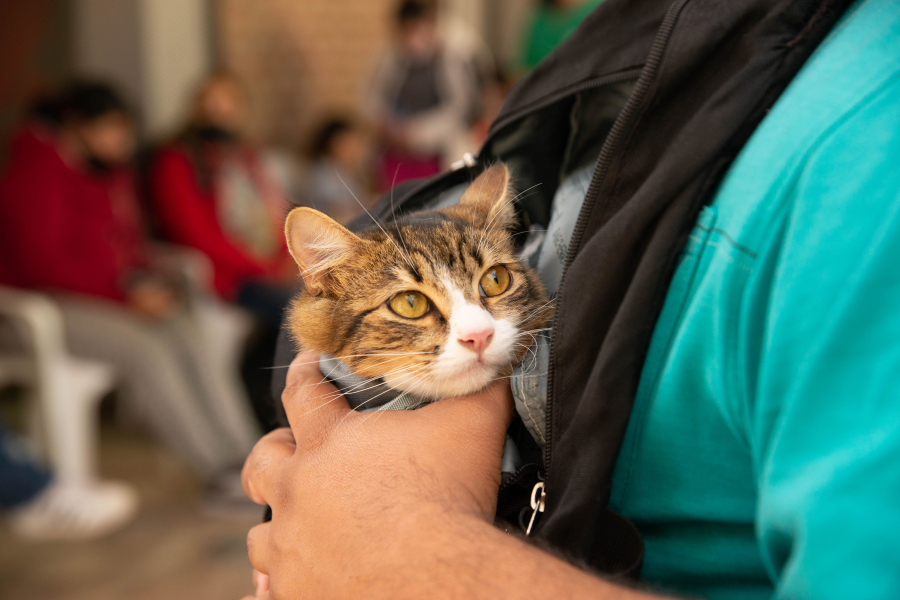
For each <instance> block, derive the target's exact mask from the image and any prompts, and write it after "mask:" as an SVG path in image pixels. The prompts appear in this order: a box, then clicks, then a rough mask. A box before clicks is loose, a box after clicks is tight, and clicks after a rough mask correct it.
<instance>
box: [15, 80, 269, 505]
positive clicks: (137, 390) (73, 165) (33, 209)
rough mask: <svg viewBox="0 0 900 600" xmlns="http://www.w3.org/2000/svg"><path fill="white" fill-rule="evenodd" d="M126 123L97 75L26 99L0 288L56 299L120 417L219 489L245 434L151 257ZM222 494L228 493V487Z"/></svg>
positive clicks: (181, 301)
mask: <svg viewBox="0 0 900 600" xmlns="http://www.w3.org/2000/svg"><path fill="white" fill-rule="evenodd" d="M134 148H135V131H134V126H133V123H132V118H131V115H130V114H129V112H128V110H127V108H126V106H125V104H124V102H123V101H122V100H121V98H120V97H119V95H118V94H117V93H116V92H115V91H114V90H113V89H112V88H110V87H109V86H107V85H105V84H103V83H97V82H91V81H80V82H79V81H76V82H73V83H71V84H69V85H68V86H66V87H65V88H64V89H63V90H62V91H60V92H59V93H57V94H53V95H50V96H47V97H45V98H43V99H42V100H40V101H38V102H37V103H36V104H35V106H34V107H33V109H32V111H31V113H30V115H29V118H28V119H27V121H26V123H25V124H24V125H23V126H22V127H21V128H20V130H19V131H18V133H16V134H15V135H14V136H13V138H12V143H11V145H10V149H9V161H8V164H7V165H6V168H5V170H4V171H3V173H2V175H0V263H2V264H3V266H4V270H3V274H2V276H3V278H4V280H3V281H2V282H0V283H3V284H6V285H11V286H17V287H22V288H29V289H36V290H42V291H46V292H48V293H50V294H52V295H53V297H54V299H55V300H56V301H57V303H58V305H59V307H60V309H61V311H62V314H63V318H64V322H65V338H66V341H67V343H68V345H69V346H70V350H71V352H72V353H73V354H74V355H76V356H83V357H86V358H91V359H95V360H99V361H102V362H105V363H108V364H111V365H113V366H114V368H115V371H116V374H117V377H118V379H119V382H120V388H121V390H120V394H119V396H118V397H119V398H120V400H121V404H122V406H123V408H124V409H125V412H126V413H127V414H129V415H131V416H132V417H134V418H135V419H136V420H140V421H141V422H146V423H147V425H148V426H149V428H150V429H151V430H152V431H153V432H154V433H155V434H156V435H157V436H158V437H159V438H160V439H162V440H163V441H165V442H166V443H167V444H168V445H169V446H170V447H171V448H173V449H174V450H176V451H177V452H178V453H179V454H180V455H181V456H182V457H184V458H185V459H186V460H187V462H188V463H189V464H190V465H191V466H192V467H193V468H194V470H195V471H196V472H197V473H198V474H199V475H200V476H201V477H202V478H203V480H204V481H206V482H207V483H208V484H209V485H210V489H211V490H220V489H225V490H231V489H233V484H234V482H235V481H236V479H237V476H238V473H237V472H236V471H235V470H234V467H235V466H236V465H239V464H240V462H241V459H242V456H243V455H244V454H245V453H246V452H247V451H248V450H249V449H250V448H251V447H252V446H253V444H254V443H255V441H256V439H257V438H258V435H259V432H258V429H257V427H256V426H255V422H254V420H253V417H252V414H251V413H250V410H249V404H248V403H247V401H246V399H245V397H244V395H243V393H242V390H241V389H240V387H239V386H238V385H234V383H235V382H234V378H233V377H229V374H228V373H227V372H226V371H225V370H224V369H223V368H222V365H221V364H217V363H215V362H214V361H212V360H210V355H209V353H208V349H209V348H208V346H207V345H206V344H205V336H204V331H203V330H202V328H201V327H200V325H199V323H198V320H197V319H196V314H195V313H194V311H193V310H192V308H191V306H190V305H189V300H190V299H189V297H188V293H187V289H186V286H185V285H184V284H183V282H182V281H181V280H180V279H179V278H178V276H177V275H176V274H174V273H170V272H166V271H165V270H164V269H162V268H160V267H158V266H157V265H156V264H155V262H154V255H153V252H152V250H151V248H150V246H149V245H148V241H147V238H146V236H145V231H144V225H143V218H142V215H141V212H140V208H139V204H138V201H137V198H136V193H135V185H134V177H133V173H132V170H131V167H130V161H131V160H132V158H133V154H134ZM229 493H230V492H229Z"/></svg>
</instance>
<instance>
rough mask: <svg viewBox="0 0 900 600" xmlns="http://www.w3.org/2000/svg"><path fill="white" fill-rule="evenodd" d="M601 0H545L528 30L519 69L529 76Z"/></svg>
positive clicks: (538, 8) (536, 11)
mask: <svg viewBox="0 0 900 600" xmlns="http://www.w3.org/2000/svg"><path fill="white" fill-rule="evenodd" d="M600 2H601V0H542V1H541V3H540V5H538V7H537V8H536V9H535V11H534V14H533V15H532V16H531V20H530V21H529V24H528V29H527V30H526V35H525V37H524V43H523V44H522V52H521V55H520V57H519V60H518V64H517V65H516V70H518V71H520V72H522V73H527V72H528V71H530V70H531V69H533V68H534V67H535V66H536V65H537V64H538V63H539V62H541V61H542V60H544V57H546V56H547V55H548V54H550V53H551V52H553V49H554V48H556V47H557V46H559V44H560V43H562V42H563V40H565V39H566V38H567V37H569V36H570V35H572V32H573V31H575V29H576V28H577V27H578V25H579V24H580V23H581V21H582V20H584V18H585V17H586V16H587V15H588V13H590V12H591V11H592V10H594V9H595V8H597V5H599V4H600Z"/></svg>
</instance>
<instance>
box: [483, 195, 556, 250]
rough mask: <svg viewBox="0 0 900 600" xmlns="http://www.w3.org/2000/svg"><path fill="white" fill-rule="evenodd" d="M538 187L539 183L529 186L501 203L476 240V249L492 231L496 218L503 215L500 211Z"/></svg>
mask: <svg viewBox="0 0 900 600" xmlns="http://www.w3.org/2000/svg"><path fill="white" fill-rule="evenodd" d="M539 185H541V184H540V183H536V184H534V185H533V186H531V187H530V188H528V189H527V190H523V191H522V192H520V193H518V194H516V195H515V196H513V197H511V198H509V199H508V200H507V201H506V202H504V203H503V206H502V207H501V209H500V210H497V211H496V213H495V214H494V216H493V217H492V218H491V220H490V222H488V224H487V226H486V227H485V228H484V230H483V231H482V232H481V238H479V240H478V247H481V245H482V243H483V242H484V236H485V235H487V234H488V233H491V231H493V224H494V222H495V221H496V220H497V217H499V216H500V215H501V214H502V213H503V210H502V209H503V208H506V207H507V206H509V205H510V204H512V203H513V202H515V201H516V200H518V199H519V197H520V196H521V195H522V194H524V193H525V192H528V191H530V190H533V189H534V188H536V187H537V186H539Z"/></svg>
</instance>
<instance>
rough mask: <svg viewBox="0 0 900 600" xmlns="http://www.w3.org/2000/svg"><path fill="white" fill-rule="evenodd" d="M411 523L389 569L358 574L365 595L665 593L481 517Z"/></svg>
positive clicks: (634, 598)
mask: <svg viewBox="0 0 900 600" xmlns="http://www.w3.org/2000/svg"><path fill="white" fill-rule="evenodd" d="M409 527H410V529H409V530H401V531H400V532H397V536H396V537H395V540H396V541H395V544H394V545H393V550H392V552H390V553H389V555H388V556H385V557H384V560H385V562H384V563H382V564H385V565H390V568H385V569H384V570H383V572H378V573H372V574H367V575H366V576H365V577H363V578H360V579H359V581H358V583H359V591H365V594H366V597H368V598H381V597H384V598H388V597H390V598H436V597H441V598H472V599H479V598H484V599H488V598H490V599H494V598H525V597H534V598H590V599H596V600H607V599H609V600H612V599H615V600H645V599H646V600H650V599H656V600H659V599H660V598H661V597H660V596H655V595H651V594H647V593H644V592H642V591H640V590H636V589H632V588H628V587H624V586H621V585H617V584H614V583H610V582H608V581H604V580H603V579H600V578H599V577H595V576H593V575H590V574H588V573H586V572H585V571H582V570H579V569H577V568H575V567H573V566H572V565H570V564H568V563H566V562H564V561H563V560H560V559H558V558H556V557H555V556H553V555H551V554H549V553H547V552H544V551H542V550H540V549H538V548H536V547H535V546H533V545H531V544H528V543H527V542H525V541H524V540H522V539H520V538H518V537H516V536H514V535H509V534H507V533H505V532H504V531H502V530H500V529H498V528H496V527H494V526H493V525H491V524H489V523H487V522H485V521H483V520H481V519H478V518H474V517H473V518H468V517H466V518H460V517H459V516H458V515H453V516H452V520H442V519H440V518H434V517H433V516H428V515H423V516H420V517H418V518H417V519H415V520H411V522H410V524H409ZM413 528H414V530H413ZM392 537H393V536H392ZM345 591H346V590H342V592H345ZM351 595H352V594H348V595H347V597H350V596H351Z"/></svg>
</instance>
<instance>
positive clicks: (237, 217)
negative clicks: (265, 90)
mask: <svg viewBox="0 0 900 600" xmlns="http://www.w3.org/2000/svg"><path fill="white" fill-rule="evenodd" d="M246 120H247V98H246V94H245V92H244V89H243V87H242V86H241V84H240V83H239V82H238V81H237V80H236V79H235V78H234V77H233V76H231V75H229V74H226V73H216V74H214V75H211V76H210V77H209V78H207V79H206V80H205V81H204V82H202V84H201V86H200V88H199V91H198V93H197V95H196V98H195V101H194V106H193V111H192V115H191V120H190V122H189V123H188V125H187V126H186V127H185V128H184V131H183V132H182V133H181V134H180V135H179V136H178V137H177V138H176V139H175V140H174V141H173V142H172V143H171V144H168V145H167V146H165V147H163V148H162V149H161V150H160V151H159V153H158V154H157V156H156V159H155V161H154V164H153V167H152V169H151V172H150V180H149V183H150V190H151V196H152V201H153V206H154V210H155V212H156V217H157V219H158V221H159V223H160V226H161V228H162V230H163V232H164V234H165V235H166V236H167V237H168V239H169V240H171V241H172V242H175V243H177V244H183V245H186V246H190V247H192V248H196V249H197V250H200V251H201V252H203V253H204V254H206V255H207V256H208V257H209V259H210V261H211V262H212V264H213V267H214V270H215V285H216V289H217V290H218V292H219V294H220V295H221V297H222V298H223V299H226V300H233V301H236V302H237V303H238V304H239V305H240V306H241V307H243V308H245V309H247V310H249V311H250V312H251V313H252V314H253V315H254V317H255V318H256V322H257V330H256V332H255V335H254V336H253V338H252V340H251V342H250V344H249V345H248V349H247V353H246V356H245V360H244V366H243V372H244V380H245V383H246V384H247V387H248V391H249V392H250V395H251V397H252V399H253V402H254V406H255V408H256V410H257V416H258V417H259V419H260V420H261V421H262V422H263V423H264V424H268V423H274V413H273V412H272V411H273V408H272V407H271V401H270V400H269V398H270V396H269V378H270V377H269V372H268V370H267V368H268V367H271V365H272V357H273V356H274V351H275V343H276V340H277V337H278V328H279V326H280V323H281V319H282V317H283V311H284V308H285V306H286V305H287V303H288V302H289V300H290V298H291V295H292V293H293V290H294V288H295V286H296V282H297V273H296V268H295V267H294V265H293V261H292V259H291V257H290V255H289V254H288V252H287V246H286V244H285V241H284V217H285V215H286V213H287V210H288V207H289V206H288V201H287V197H286V194H285V193H284V191H283V190H282V188H281V186H280V185H279V184H278V182H276V181H275V179H274V178H273V177H271V176H270V175H269V174H268V172H267V170H266V169H265V168H264V167H263V164H262V161H261V159H260V155H259V153H258V152H257V151H256V149H255V148H253V147H252V146H251V145H250V144H248V143H246V142H245V141H244V140H243V139H242V136H241V132H242V130H243V129H244V125H245V123H246Z"/></svg>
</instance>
